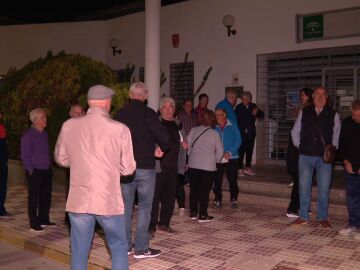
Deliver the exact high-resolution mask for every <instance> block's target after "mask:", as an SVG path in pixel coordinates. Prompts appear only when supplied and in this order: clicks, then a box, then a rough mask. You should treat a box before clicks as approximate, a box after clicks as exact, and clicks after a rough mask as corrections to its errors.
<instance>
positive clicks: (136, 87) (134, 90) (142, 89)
mask: <svg viewBox="0 0 360 270" xmlns="http://www.w3.org/2000/svg"><path fill="white" fill-rule="evenodd" d="M130 93H131V94H133V95H134V96H138V97H145V96H146V95H147V93H148V88H147V86H146V84H145V83H143V82H136V83H133V84H132V85H131V86H130Z"/></svg>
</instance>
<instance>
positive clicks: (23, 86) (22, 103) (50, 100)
mask: <svg viewBox="0 0 360 270" xmlns="http://www.w3.org/2000/svg"><path fill="white" fill-rule="evenodd" d="M95 84H103V85H106V86H109V87H111V88H113V89H114V90H115V92H116V96H115V97H114V106H116V108H118V107H121V106H122V105H123V104H124V103H125V102H126V100H127V96H128V89H129V85H127V84H122V85H120V84H119V83H118V81H117V78H116V75H115V74H114V72H113V71H112V70H111V69H110V68H109V67H108V66H106V65H105V64H103V63H101V62H98V61H94V60H92V59H91V58H89V57H85V56H82V55H79V54H77V55H73V54H69V55H67V54H65V53H64V52H61V53H59V54H58V55H56V56H54V55H53V54H52V53H51V52H49V53H48V54H47V56H46V57H45V58H40V59H38V60H36V61H32V62H30V63H29V64H27V65H26V66H24V67H23V68H22V69H20V70H19V71H16V72H15V73H14V74H13V75H12V76H9V77H7V78H6V79H5V80H4V82H3V83H2V84H1V86H0V100H1V104H0V105H1V107H2V110H3V111H4V114H5V116H4V119H5V124H6V126H7V131H8V144H9V156H10V157H11V158H18V157H19V153H20V151H19V147H20V138H21V136H22V134H23V132H24V131H25V129H27V128H28V127H29V112H30V111H31V110H32V109H34V108H36V107H43V108H45V109H46V111H47V114H48V125H47V131H48V133H49V140H50V145H51V149H53V147H54V144H55V142H56V139H57V136H58V133H59V130H60V128H61V125H62V123H63V122H64V121H65V120H66V119H67V118H68V111H69V107H70V105H71V104H72V103H77V102H80V103H82V105H85V104H84V103H86V93H87V90H88V89H89V87H90V86H92V85H95ZM84 100H85V102H84Z"/></svg>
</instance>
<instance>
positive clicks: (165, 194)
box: [149, 167, 177, 230]
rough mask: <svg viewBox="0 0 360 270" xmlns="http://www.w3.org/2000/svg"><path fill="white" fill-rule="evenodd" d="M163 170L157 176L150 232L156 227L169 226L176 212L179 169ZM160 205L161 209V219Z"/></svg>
mask: <svg viewBox="0 0 360 270" xmlns="http://www.w3.org/2000/svg"><path fill="white" fill-rule="evenodd" d="M161 170H162V172H161V173H157V174H156V182H155V191H154V199H153V205H152V210H151V220H150V225H149V229H150V230H154V229H155V228H156V225H166V226H169V225H170V220H171V217H172V214H173V212H174V206H175V193H176V182H177V168H176V167H174V168H161ZM160 203H161V209H160V218H159V204H160Z"/></svg>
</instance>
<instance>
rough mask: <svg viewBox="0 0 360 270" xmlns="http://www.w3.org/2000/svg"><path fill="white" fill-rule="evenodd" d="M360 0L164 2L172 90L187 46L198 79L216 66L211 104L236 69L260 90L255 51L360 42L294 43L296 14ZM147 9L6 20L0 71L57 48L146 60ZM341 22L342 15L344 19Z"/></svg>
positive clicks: (119, 61) (119, 64)
mask: <svg viewBox="0 0 360 270" xmlns="http://www.w3.org/2000/svg"><path fill="white" fill-rule="evenodd" d="M353 6H360V0H342V1H338V0H313V1H310V0H292V1H288V0H271V1H269V0H241V1H239V0H190V1H187V2H182V3H178V4H174V5H169V6H165V7H162V10H161V69H162V70H163V71H165V74H166V77H167V78H168V79H167V82H166V83H165V85H164V86H163V87H162V89H161V91H162V92H165V93H168V90H169V66H170V64H171V63H175V62H182V61H183V59H184V55H185V53H186V52H189V54H190V57H189V60H190V61H194V63H195V87H197V86H198V85H199V84H200V83H201V81H202V77H203V75H204V74H205V72H206V70H207V69H208V68H209V67H210V66H212V67H213V70H212V72H211V74H210V77H209V80H208V81H207V83H206V85H205V87H204V89H203V91H205V92H206V93H208V94H209V95H210V107H211V108H212V107H214V105H215V103H216V102H217V101H218V100H220V99H222V98H223V96H224V87H225V86H228V85H231V76H232V74H233V73H238V74H239V77H240V85H243V86H244V88H245V90H249V91H252V92H253V94H254V97H256V55H257V54H261V53H272V52H281V51H292V50H303V49H310V48H323V47H334V46H345V45H354V44H360V37H352V38H343V39H333V40H324V41H312V42H304V43H301V44H297V43H296V38H295V30H296V27H295V16H296V14H301V13H311V12H317V11H327V10H333V9H340V8H347V7H353ZM225 14H231V15H233V16H234V17H235V25H234V28H235V29H236V30H237V34H236V35H235V36H231V37H228V36H227V33H226V28H225V27H224V26H223V24H222V17H223V16H224V15H225ZM144 19H145V18H144V12H140V13H136V14H131V15H128V16H125V17H120V18H116V19H113V20H109V21H103V22H102V21H100V22H80V23H58V24H41V25H22V26H2V27H0V37H1V39H0V59H1V61H0V74H4V73H5V72H6V71H7V69H8V68H9V67H10V66H16V67H18V68H20V67H21V66H23V65H24V64H26V63H28V62H29V61H30V60H34V59H36V58H38V57H41V56H44V55H45V54H46V51H47V50H52V51H53V52H54V53H56V52H58V51H60V50H65V51H66V52H73V53H77V52H79V53H82V54H84V55H87V56H91V57H93V58H95V59H97V60H100V61H104V62H105V63H107V64H108V65H109V66H111V67H112V68H114V69H119V68H124V67H125V65H126V63H130V64H135V65H136V68H137V69H136V71H135V76H136V78H138V68H139V67H141V66H144ZM339 23H341V22H339ZM172 34H179V35H180V47H179V48H172V43H171V35H172ZM111 38H117V39H118V40H119V48H120V49H121V50H122V54H121V55H118V54H117V55H115V56H113V55H112V51H111V49H110V48H109V45H108V42H109V40H110V39H111Z"/></svg>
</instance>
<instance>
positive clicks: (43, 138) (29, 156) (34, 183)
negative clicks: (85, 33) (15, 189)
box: [21, 108, 56, 232]
mask: <svg viewBox="0 0 360 270" xmlns="http://www.w3.org/2000/svg"><path fill="white" fill-rule="evenodd" d="M30 120H31V122H32V125H31V127H30V128H28V129H27V130H26V131H25V133H24V135H23V136H22V137H21V160H22V162H23V164H24V167H25V170H26V176H27V180H28V215H29V223H30V230H31V231H33V232H42V231H44V228H45V227H47V226H50V227H51V226H56V224H55V223H52V222H50V218H49V211H50V204H51V192H52V172H51V161H50V150H49V139H48V134H47V132H46V131H45V127H46V121H47V120H46V113H45V110H44V109H42V108H36V109H34V110H32V111H31V112H30Z"/></svg>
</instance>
